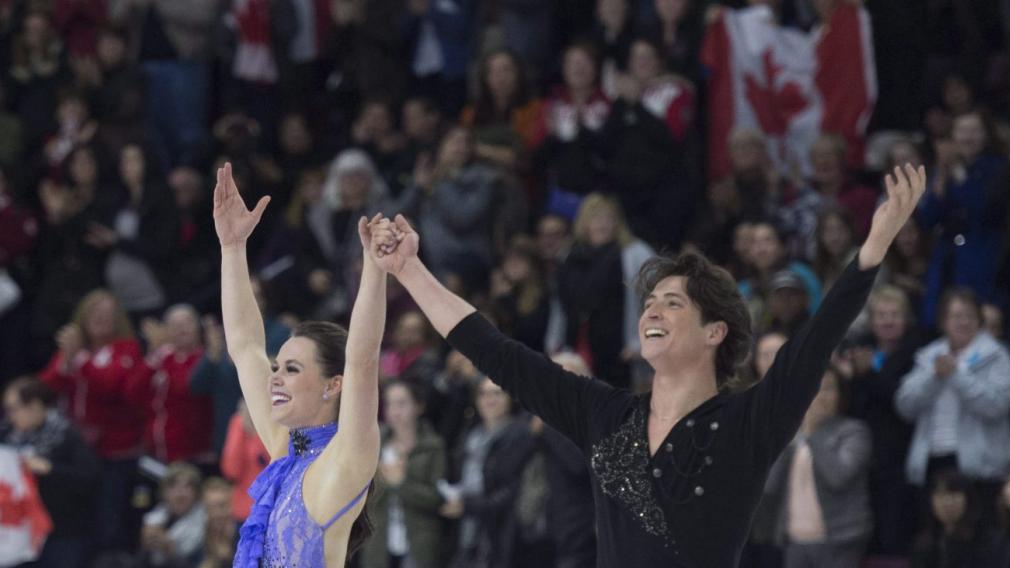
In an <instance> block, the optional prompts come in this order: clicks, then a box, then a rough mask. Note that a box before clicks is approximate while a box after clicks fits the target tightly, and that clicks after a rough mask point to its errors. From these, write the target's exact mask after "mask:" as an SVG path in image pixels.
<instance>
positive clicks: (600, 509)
mask: <svg viewBox="0 0 1010 568" xmlns="http://www.w3.org/2000/svg"><path fill="white" fill-rule="evenodd" d="M876 272H877V271H876V270H875V269H872V270H866V271H862V270H859V267H858V265H857V264H856V260H853V262H852V263H851V264H850V265H849V266H848V267H847V268H846V269H845V271H844V272H843V273H842V275H841V276H840V277H839V278H838V280H837V281H836V282H835V284H834V286H832V288H831V291H830V292H829V293H828V294H827V296H826V297H825V298H824V301H823V302H822V303H821V307H820V309H819V310H818V312H817V313H816V314H814V316H813V317H812V318H811V319H810V320H809V321H808V322H807V323H806V324H805V325H804V326H803V327H802V328H801V329H800V330H799V331H798V332H797V333H796V334H795V335H794V336H793V337H792V339H790V341H789V342H787V343H786V344H785V345H784V346H783V348H782V349H781V350H780V351H779V354H778V356H777V357H776V359H775V363H774V364H773V365H772V367H771V369H770V370H769V371H768V374H767V375H766V376H765V377H764V379H763V380H762V381H761V382H759V383H758V384H757V385H756V386H754V387H753V388H751V389H749V390H747V391H744V392H741V393H734V394H729V393H720V394H718V395H716V396H714V397H712V398H711V399H709V400H707V401H706V402H704V403H702V404H701V405H700V406H698V407H697V408H695V409H694V410H692V411H691V412H690V413H688V414H687V415H686V416H684V418H682V419H681V420H680V421H679V422H677V423H676V424H675V425H674V426H673V428H672V429H671V430H670V432H669V434H668V435H667V437H666V439H664V440H663V442H662V444H661V445H660V446H659V448H658V449H657V451H656V453H655V454H654V455H650V454H649V441H648V435H647V428H646V421H647V419H648V414H649V398H650V394H649V393H646V394H642V395H634V394H632V393H630V392H628V391H625V390H621V389H615V388H613V387H611V386H610V385H608V384H607V383H604V382H602V381H599V380H595V379H593V380H589V379H586V378H583V377H579V376H577V375H574V374H571V373H568V372H566V371H564V370H563V369H562V368H561V367H559V366H557V365H555V364H554V363H552V362H551V361H550V360H549V359H548V358H547V357H545V356H544V355H543V354H540V353H536V352H534V351H532V350H530V349H528V348H527V347H525V346H524V345H522V344H521V343H519V342H517V341H514V340H512V339H509V338H508V337H506V336H504V335H503V334H501V333H500V332H498V330H496V329H495V328H494V327H493V326H492V325H491V324H490V323H488V322H487V320H485V319H484V318H483V317H481V316H480V315H479V314H476V313H475V314H471V315H470V316H468V317H467V318H465V319H464V320H463V321H461V322H460V323H459V324H458V325H457V326H456V327H455V328H454V329H453V330H452V332H451V333H450V334H449V336H448V340H449V343H451V344H452V346H453V347H455V348H456V349H457V350H459V351H460V352H461V353H463V354H464V355H465V356H467V357H468V358H470V360H471V361H473V363H474V364H475V365H476V366H477V368H478V369H480V370H481V371H482V372H484V373H486V374H487V375H488V376H489V377H491V379H492V380H493V381H495V382H496V383H498V384H499V385H501V386H502V388H504V389H505V390H506V391H508V392H509V393H510V394H511V395H512V396H514V397H515V398H516V399H517V400H518V401H519V402H520V404H522V405H523V406H524V407H525V408H527V409H528V410H530V411H531V412H533V413H534V414H537V415H538V416H540V417H541V418H543V419H544V421H545V422H546V423H547V424H549V425H551V426H553V427H554V428H556V429H557V430H559V431H560V432H562V433H563V434H565V435H566V436H568V437H569V438H571V439H572V440H573V441H574V442H575V443H576V444H577V445H578V446H579V448H580V449H581V450H582V451H583V452H584V453H585V455H586V457H587V459H588V461H589V464H590V468H591V471H592V476H593V496H594V498H595V501H596V527H597V562H598V566H601V567H618V566H619V567H621V568H625V567H632V566H634V567H638V566H643V567H644V566H650V567H651V566H664V567H667V566H671V567H678V566H681V567H692V568H693V567H698V568H719V567H724V566H725V567H735V566H736V565H737V563H738V560H739V556H740V550H741V548H742V547H743V544H744V542H745V541H746V539H747V534H748V532H749V528H750V522H751V518H752V516H753V514H754V509H755V508H756V507H757V504H758V501H759V499H760V498H761V492H762V489H763V487H764V481H765V478H766V477H767V475H768V470H769V469H770V468H771V465H772V463H773V462H774V461H775V458H776V457H778V455H779V454H780V453H781V452H782V450H783V449H784V448H785V447H786V445H787V444H788V443H789V441H790V440H792V438H793V436H794V435H795V434H796V431H797V430H798V429H799V426H800V423H801V422H802V420H803V415H804V414H805V413H806V410H807V407H809V406H810V402H811V401H812V400H813V398H814V396H815V395H816V394H817V391H818V389H819V388H820V381H821V376H822V375H823V374H824V371H825V369H826V367H827V365H828V360H829V358H830V355H831V352H832V351H833V350H834V349H835V347H836V346H837V345H838V343H839V342H840V341H841V339H842V337H843V336H844V334H845V332H846V330H848V328H849V326H850V325H851V323H852V321H853V320H854V319H855V317H856V315H857V314H858V313H859V311H860V310H861V309H862V307H863V305H864V304H865V303H866V298H867V296H868V295H869V292H870V288H871V287H872V285H873V279H874V277H875V276H876Z"/></svg>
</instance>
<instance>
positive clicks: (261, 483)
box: [234, 422, 371, 568]
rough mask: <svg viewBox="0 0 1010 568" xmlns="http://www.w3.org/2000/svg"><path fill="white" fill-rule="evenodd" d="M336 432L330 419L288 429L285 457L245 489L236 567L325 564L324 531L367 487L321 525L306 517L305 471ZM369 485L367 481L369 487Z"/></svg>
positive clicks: (287, 566)
mask: <svg viewBox="0 0 1010 568" xmlns="http://www.w3.org/2000/svg"><path fill="white" fill-rule="evenodd" d="M336 432H337V424H336V423H335V422H332V423H329V424H323V425H322V426H312V427H308V428H300V429H297V430H292V431H291V439H290V440H289V441H288V455H286V456H284V457H283V458H279V459H277V460H274V461H273V462H272V463H271V464H270V465H269V466H267V468H266V469H264V470H263V472H262V473H260V475H259V477H257V478H256V481H255V482H254V483H253V484H252V486H251V487H250V488H249V496H250V497H252V498H253V507H252V511H251V512H250V514H249V518H248V519H246V521H245V523H244V524H243V525H242V529H241V530H240V532H239V534H240V539H239V543H238V549H237V551H236V554H235V563H234V566H235V567H236V568H238V567H241V568H265V567H270V568H273V567H278V568H280V567H284V568H294V567H298V566H303V567H305V568H309V567H314V566H325V565H326V560H325V556H324V553H323V535H324V534H325V532H326V529H328V528H330V526H331V525H332V524H333V523H335V522H336V521H337V520H339V519H340V518H341V517H343V516H344V514H346V513H347V512H348V511H350V510H351V509H352V508H354V506H355V505H357V503H358V502H359V501H360V500H361V499H362V498H364V496H365V494H366V493H367V492H368V485H366V486H365V488H364V489H362V490H361V492H360V493H359V494H358V495H357V496H356V497H355V498H354V499H352V500H351V502H350V503H348V504H347V505H345V506H344V507H342V508H341V509H340V510H339V511H337V513H336V514H335V515H334V516H333V518H332V519H330V520H329V521H327V522H326V523H325V524H322V525H320V524H319V523H317V522H315V521H314V520H313V519H312V517H310V516H309V512H308V511H307V510H306V509H305V500H304V499H303V498H302V480H303V479H304V477H305V470H307V469H308V468H309V466H310V465H312V462H314V461H316V458H318V457H319V454H320V453H322V451H323V449H324V448H325V447H326V444H327V443H329V441H330V439H331V438H333V435H334V434H336ZM370 484H371V483H369V485H370Z"/></svg>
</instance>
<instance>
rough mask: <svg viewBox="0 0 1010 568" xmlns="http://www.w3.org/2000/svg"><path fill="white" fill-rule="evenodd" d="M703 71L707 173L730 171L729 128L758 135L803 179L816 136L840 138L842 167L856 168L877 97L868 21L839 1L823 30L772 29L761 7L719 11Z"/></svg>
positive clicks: (704, 53) (708, 36) (711, 28)
mask: <svg viewBox="0 0 1010 568" xmlns="http://www.w3.org/2000/svg"><path fill="white" fill-rule="evenodd" d="M701 57H702V62H703V63H704V64H705V66H706V67H707V69H708V99H709V100H708V102H709V104H708V108H709V121H708V124H709V136H708V144H709V148H708V150H709V173H710V175H711V177H712V178H713V179H718V178H721V177H723V176H725V175H726V174H728V173H729V156H728V152H727V148H726V141H727V139H728V136H729V134H730V131H731V130H732V129H733V128H734V127H748V128H754V129H757V130H760V131H761V132H764V134H765V135H766V136H767V137H768V140H769V149H770V151H771V152H772V155H773V159H774V160H775V162H776V164H777V165H778V166H779V168H780V171H799V172H801V173H804V174H809V148H810V144H811V143H812V142H813V141H814V139H815V138H816V137H817V135H818V134H820V133H821V132H822V131H824V132H833V133H836V134H841V135H842V136H844V137H845V139H846V142H847V143H848V145H849V163H850V165H852V166H859V165H861V164H862V145H863V134H864V133H865V131H866V125H867V123H868V122H869V119H870V115H871V113H872V111H873V104H874V102H875V101H876V98H877V84H876V73H875V68H874V62H873V44H872V34H871V27H870V19H869V16H868V14H867V13H866V11H865V10H863V9H862V8H861V7H859V6H857V5H855V4H854V3H852V2H850V1H848V0H840V1H839V2H838V7H837V8H836V9H835V10H834V12H833V13H832V15H831V17H830V19H829V20H828V22H827V24H826V25H822V26H819V27H818V28H816V29H814V30H813V31H811V32H803V31H800V30H797V29H793V28H786V27H783V26H780V25H778V23H777V22H776V21H775V16H774V14H773V13H772V11H771V9H769V8H768V6H764V5H762V6H754V7H750V8H744V9H741V10H730V9H724V10H722V11H721V13H720V15H719V18H717V19H716V20H715V21H713V22H712V23H710V24H709V26H708V28H707V29H706V32H705V40H704V44H703V47H702V55H701Z"/></svg>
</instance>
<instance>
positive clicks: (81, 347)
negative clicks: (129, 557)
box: [40, 289, 144, 549]
mask: <svg viewBox="0 0 1010 568" xmlns="http://www.w3.org/2000/svg"><path fill="white" fill-rule="evenodd" d="M56 343H57V345H58V346H59V350H58V351H57V352H56V353H55V354H54V355H53V358H52V360H51V361H50V362H49V365H48V366H47V367H46V368H45V370H44V371H43V372H42V374H41V377H40V378H41V379H42V381H43V382H44V383H46V384H47V385H49V387H50V388H52V389H53V390H55V391H56V392H57V393H58V394H60V395H61V396H63V397H64V399H65V400H66V408H67V409H68V414H69V417H70V419H71V421H72V422H73V423H74V425H75V426H76V427H77V428H78V432H80V434H81V436H82V437H83V438H84V440H85V441H86V442H88V444H90V445H91V447H92V448H94V449H95V451H96V453H98V456H99V457H100V458H101V460H102V476H101V485H100V487H99V498H98V508H97V512H96V513H97V514H96V524H95V526H96V527H98V529H97V534H96V538H97V543H98V546H99V549H120V548H126V547H127V546H128V544H129V535H130V534H131V533H130V531H129V530H128V528H127V527H128V524H127V522H128V519H127V515H128V512H129V499H130V494H129V491H130V488H131V486H132V479H133V475H134V472H135V470H136V460H137V457H139V455H140V449H141V444H142V442H143V434H144V415H143V410H142V407H141V406H138V405H135V404H132V403H130V400H129V396H130V391H131V390H132V389H131V380H132V379H131V377H132V376H133V375H134V373H135V372H136V369H137V366H138V365H139V364H140V363H141V358H142V357H143V352H142V351H141V349H140V344H139V343H138V342H137V341H136V339H135V338H134V335H133V327H132V326H131V325H130V319H129V317H128V316H127V314H126V311H125V310H123V308H122V306H121V305H120V304H119V302H118V301H117V300H116V297H115V296H113V295H112V293H111V292H109V291H108V290H105V289H98V290H94V291H92V292H90V293H89V294H88V295H86V296H85V297H84V299H82V300H81V301H80V303H78V305H77V308H76V309H75V310H74V316H73V319H72V320H71V321H70V323H68V324H66V325H64V326H63V327H62V328H60V330H59V332H57V334H56Z"/></svg>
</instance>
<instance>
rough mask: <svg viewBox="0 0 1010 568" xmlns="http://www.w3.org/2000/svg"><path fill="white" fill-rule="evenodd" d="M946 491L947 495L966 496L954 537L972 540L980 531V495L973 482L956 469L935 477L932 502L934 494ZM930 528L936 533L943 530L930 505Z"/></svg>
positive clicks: (932, 483)
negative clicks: (962, 512) (957, 494)
mask: <svg viewBox="0 0 1010 568" xmlns="http://www.w3.org/2000/svg"><path fill="white" fill-rule="evenodd" d="M939 491H944V492H947V493H961V494H963V495H964V514H963V515H961V518H960V519H958V521H957V527H956V528H955V531H954V536H955V537H957V538H958V539H959V540H963V541H967V540H971V539H972V537H974V536H975V533H976V531H977V530H978V526H977V524H978V520H979V517H980V515H981V513H982V510H981V503H979V498H978V493H977V492H976V491H975V487H974V486H973V485H972V483H971V480H970V479H968V478H967V477H965V476H964V475H962V474H961V473H960V472H958V471H957V470H956V469H953V468H951V469H943V470H941V471H938V472H937V473H936V474H934V475H933V479H932V480H931V481H930V484H929V497H930V500H932V497H933V494H935V493H937V492H939ZM929 516H930V520H929V526H930V528H931V529H932V531H933V532H934V533H936V532H938V531H940V530H941V527H940V522H939V521H938V520H937V519H936V515H935V514H934V513H933V512H932V504H931V505H930V515H929Z"/></svg>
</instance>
